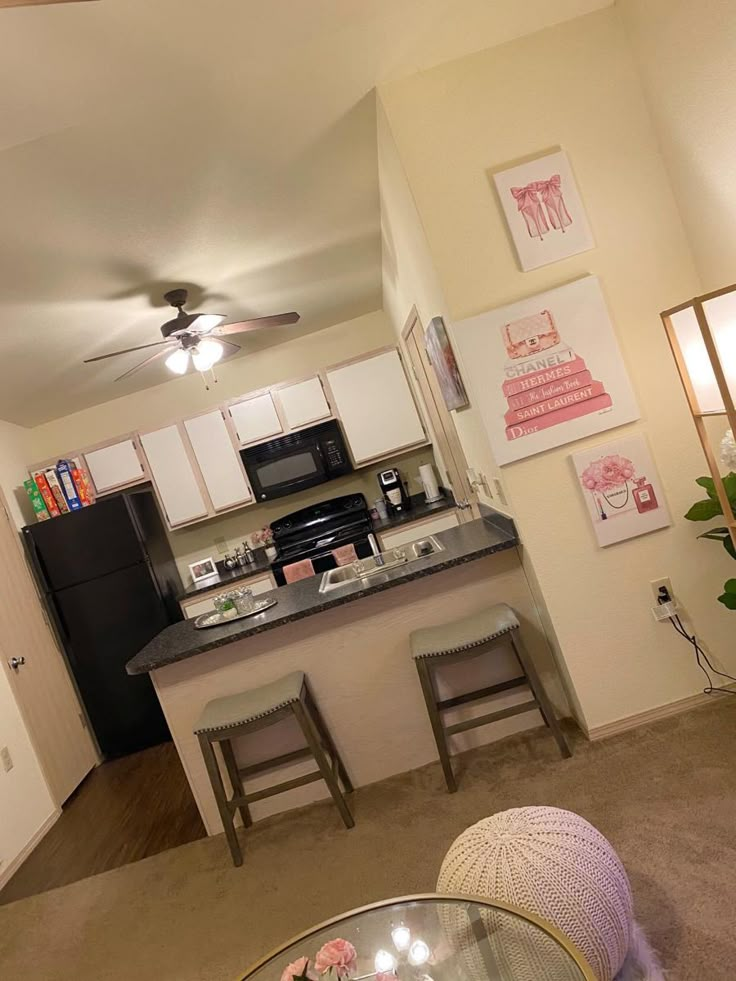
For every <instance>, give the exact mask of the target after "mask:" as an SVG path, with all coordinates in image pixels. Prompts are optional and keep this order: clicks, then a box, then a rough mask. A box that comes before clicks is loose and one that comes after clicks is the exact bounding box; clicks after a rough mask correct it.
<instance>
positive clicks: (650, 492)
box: [634, 477, 659, 514]
mask: <svg viewBox="0 0 736 981" xmlns="http://www.w3.org/2000/svg"><path fill="white" fill-rule="evenodd" d="M634 502H635V504H636V510H637V511H638V512H639V514H646V512H647V511H656V510H657V508H658V507H659V504H658V503H657V495H656V494H655V493H654V488H653V487H652V485H651V484H648V483H647V478H646V477H638V478H637V479H636V480H635V481H634Z"/></svg>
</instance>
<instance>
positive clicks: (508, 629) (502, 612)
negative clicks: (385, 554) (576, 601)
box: [410, 603, 572, 794]
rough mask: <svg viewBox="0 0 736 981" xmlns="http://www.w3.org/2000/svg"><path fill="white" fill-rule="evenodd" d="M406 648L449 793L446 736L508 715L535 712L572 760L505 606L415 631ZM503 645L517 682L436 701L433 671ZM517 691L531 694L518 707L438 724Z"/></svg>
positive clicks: (452, 783) (454, 787)
mask: <svg viewBox="0 0 736 981" xmlns="http://www.w3.org/2000/svg"><path fill="white" fill-rule="evenodd" d="M410 643H411V654H412V657H413V658H414V663H415V665H416V668H417V673H418V674H419V681H420V683H421V686H422V693H423V694H424V701H425V703H426V705H427V714H428V715H429V721H430V723H431V725H432V732H433V733H434V740H435V742H436V743H437V751H438V753H439V756H440V762H441V764H442V770H443V772H444V774H445V781H446V783H447V789H448V791H449V792H450V793H451V794H453V793H455V791H456V790H457V783H456V781H455V774H454V773H453V772H452V764H451V762H450V752H449V748H448V742H447V737H448V736H452V735H454V734H455V733H457V732H465V731H467V730H468V729H475V728H476V727H477V726H484V725H487V724H488V723H489V722H498V721H499V720H500V719H507V718H509V717H510V716H512V715H519V714H520V713H522V712H528V711H529V710H530V709H532V708H538V709H539V711H540V712H541V714H542V718H543V719H544V722H545V724H546V725H547V726H548V727H549V729H550V730H551V731H552V735H553V736H554V737H555V739H556V740H557V745H558V746H559V747H560V752H561V754H562V755H563V756H571V755H572V754H571V753H570V748H569V746H568V745H567V740H566V739H565V735H564V733H563V732H562V729H561V728H560V724H559V722H558V721H557V719H556V718H555V713H554V709H553V708H552V703H551V702H550V700H549V698H548V697H547V693H546V692H545V690H544V688H543V686H542V682H541V680H540V678H539V675H538V674H537V669H536V668H535V667H534V663H533V662H532V660H531V658H530V657H529V653H528V652H527V649H526V647H525V646H524V643H523V641H522V639H521V635H520V633H519V621H518V619H517V616H516V614H515V613H514V611H513V610H512V609H511V607H510V606H507V605H506V604H505V603H499V604H497V605H496V606H491V607H489V608H488V609H485V610H481V611H480V612H479V613H473V614H471V615H470V616H466V617H463V618H462V619H460V620H455V621H453V622H452V623H446V624H442V625H441V626H438V627H425V628H423V629H421V630H415V631H414V632H413V633H412V634H411V637H410ZM507 644H510V645H511V649H512V650H513V652H514V654H515V655H516V660H517V661H518V662H519V667H520V668H521V674H520V675H519V676H518V677H516V678H511V679H510V680H509V681H502V682H500V683H498V684H495V685H489V686H488V687H486V688H479V689H477V690H475V691H470V692H466V693H465V694H463V695H456V696H455V697H454V698H445V699H440V698H438V696H437V689H436V686H435V679H434V668H435V667H436V666H437V665H438V664H449V663H454V662H456V661H461V660H463V658H465V657H468V656H475V655H476V654H481V653H485V652H487V651H492V650H494V649H495V648H498V647H504V646H506V645H507ZM522 686H528V687H529V688H530V689H531V693H532V696H533V697H532V698H531V699H530V700H529V701H526V702H522V703H521V704H520V705H512V706H511V707H510V708H505V709H499V710H498V711H496V712H490V713H489V714H488V715H481V716H479V717H478V718H475V719H466V720H465V721H464V722H456V723H455V724H454V725H449V726H445V725H444V724H443V722H442V714H441V713H442V712H443V711H445V710H446V709H450V708H454V707H455V706H457V705H466V704H467V703H468V702H475V701H478V700H479V699H481V698H487V697H488V696H489V695H497V694H499V693H500V692H503V691H511V690H512V689H514V688H520V687H522Z"/></svg>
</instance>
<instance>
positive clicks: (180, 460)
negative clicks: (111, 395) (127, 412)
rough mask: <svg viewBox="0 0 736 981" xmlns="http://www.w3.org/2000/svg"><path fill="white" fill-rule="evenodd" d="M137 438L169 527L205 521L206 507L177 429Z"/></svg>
mask: <svg viewBox="0 0 736 981" xmlns="http://www.w3.org/2000/svg"><path fill="white" fill-rule="evenodd" d="M140 439H141V445H142V447H143V452H144V453H145V454H146V459H147V460H148V467H149V469H150V471H151V476H152V477H153V483H154V487H155V489H156V494H157V495H158V499H159V503H160V504H161V507H162V508H163V510H164V514H165V515H166V520H167V521H168V524H169V527H170V528H177V527H178V526H180V525H185V524H188V523H189V522H190V521H197V520H198V519H199V518H206V517H207V516H208V514H209V507H208V504H207V502H206V501H205V497H204V494H203V493H202V488H201V487H200V484H199V481H198V480H197V474H196V472H195V469H194V464H193V463H192V460H191V459H190V457H189V453H188V452H187V446H186V443H185V442H184V436H183V434H182V432H181V430H180V429H179V426H165V427H164V428H163V429H156V430H154V431H153V432H150V433H141V434H140Z"/></svg>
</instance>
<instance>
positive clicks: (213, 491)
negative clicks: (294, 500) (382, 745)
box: [184, 409, 253, 511]
mask: <svg viewBox="0 0 736 981" xmlns="http://www.w3.org/2000/svg"><path fill="white" fill-rule="evenodd" d="M184 426H185V428H186V431H187V436H188V437H189V442H190V443H191V444H192V449H193V450H194V455H195V457H196V458H197V463H198V464H199V469H200V470H201V472H202V477H203V479H204V482H205V484H206V486H207V492H208V494H209V495H210V500H211V501H212V506H213V508H214V509H215V511H224V510H227V509H228V508H232V507H237V506H238V505H239V504H247V503H248V501H250V500H252V498H253V495H252V494H251V491H250V487H249V486H248V481H247V480H246V478H245V472H244V470H243V466H242V463H241V462H240V456H239V455H238V452H237V450H236V449H235V447H234V446H233V441H232V439H231V438H230V433H229V432H228V428H227V426H226V424H225V420H224V418H223V416H222V412H221V411H220V410H219V409H215V410H214V411H213V412H208V413H206V414H205V415H202V416H197V417H196V418H195V419H187V420H186V421H185V422H184Z"/></svg>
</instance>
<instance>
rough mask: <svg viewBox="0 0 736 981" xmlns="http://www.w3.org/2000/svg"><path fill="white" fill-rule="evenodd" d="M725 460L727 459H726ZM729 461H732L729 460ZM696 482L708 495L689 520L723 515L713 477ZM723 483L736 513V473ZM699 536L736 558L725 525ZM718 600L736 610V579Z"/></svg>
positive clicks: (689, 512) (692, 511)
mask: <svg viewBox="0 0 736 981" xmlns="http://www.w3.org/2000/svg"><path fill="white" fill-rule="evenodd" d="M724 442H725V440H724ZM724 462H726V461H725V460H724ZM728 462H731V461H730V460H729V461H728ZM695 483H696V484H699V485H700V487H702V488H703V489H704V490H705V492H706V494H707V497H706V498H705V499H704V500H702V501H696V502H695V504H693V506H692V507H691V508H690V510H689V511H688V512H687V514H686V515H685V517H686V518H687V520H688V521H712V520H713V519H714V518H717V517H718V516H719V515H722V514H723V508H722V507H721V502H720V501H719V500H718V495H717V494H716V488H715V482H714V480H713V478H712V477H698V479H697V480H696V481H695ZM723 484H724V486H725V488H726V494H727V495H728V501H729V504H730V505H731V515H734V514H736V473H733V472H732V471H731V472H729V473H728V474H726V476H725V477H724V478H723ZM698 538H708V539H710V540H711V541H715V542H720V543H721V545H723V547H724V548H725V549H726V551H727V552H728V554H729V555H730V556H731V558H732V559H736V548H734V544H733V541H732V539H731V535H730V534H729V531H728V528H726V527H725V526H724V527H720V528H709V529H708V531H704V532H703V533H702V535H698ZM718 602H719V603H723V605H724V606H725V607H727V609H729V610H736V579H727V580H726V582H725V583H724V585H723V592H722V593H721V595H720V596H719V597H718Z"/></svg>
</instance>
